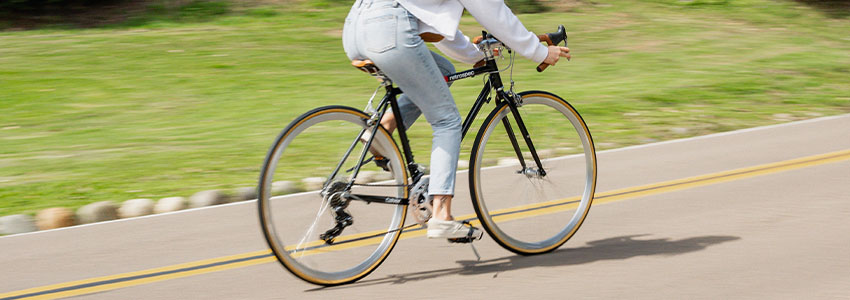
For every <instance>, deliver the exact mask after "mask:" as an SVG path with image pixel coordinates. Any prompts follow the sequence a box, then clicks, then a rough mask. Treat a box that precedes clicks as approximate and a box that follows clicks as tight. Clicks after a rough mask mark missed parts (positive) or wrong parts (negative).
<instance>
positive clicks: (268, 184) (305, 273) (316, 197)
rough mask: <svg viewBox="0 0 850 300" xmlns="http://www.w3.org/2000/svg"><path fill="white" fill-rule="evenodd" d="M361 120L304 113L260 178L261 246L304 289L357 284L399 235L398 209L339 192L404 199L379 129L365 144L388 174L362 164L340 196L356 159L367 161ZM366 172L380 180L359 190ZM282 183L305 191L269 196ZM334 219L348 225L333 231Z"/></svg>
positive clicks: (393, 151) (393, 153) (347, 111)
mask: <svg viewBox="0 0 850 300" xmlns="http://www.w3.org/2000/svg"><path fill="white" fill-rule="evenodd" d="M368 119H369V116H368V115H366V114H365V113H363V112H361V111H359V110H356V109H354V108H350V107H343V106H328V107H322V108H318V109H315V110H312V111H310V112H307V113H305V114H303V115H301V116H300V117H298V118H297V119H295V120H294V121H292V123H290V124H289V126H287V127H286V129H284V130H283V132H282V133H281V134H280V135H279V136H278V138H277V140H276V141H275V142H274V144H273V145H272V147H271V149H270V150H269V153H268V156H267V157H266V161H265V164H264V165H263V169H262V171H261V173H260V182H259V197H258V204H259V214H260V223H261V227H262V230H263V234H264V236H265V238H266V241H267V242H268V244H269V247H270V248H271V250H272V252H273V253H274V254H275V256H276V257H277V259H278V260H279V261H280V262H281V264H282V265H283V266H284V267H286V269H287V270H289V271H290V272H292V274H294V275H296V276H298V277H299V278H301V279H303V280H306V281H308V282H311V283H315V284H320V285H326V286H329V285H338V284H344V283H349V282H353V281H355V280H358V279H360V278H363V277H364V276H366V275H368V274H369V273H370V272H372V271H373V270H375V268H377V267H378V265H380V264H381V262H383V261H384V259H385V258H386V257H387V255H388V254H389V253H390V251H391V250H392V248H393V246H394V245H395V243H396V241H398V238H399V235H401V229H402V226H403V224H404V218H405V213H406V212H407V206H406V205H390V204H372V205H367V204H368V203H366V202H362V201H355V200H349V201H348V202H345V199H348V198H347V197H345V196H344V195H345V193H347V192H350V193H351V194H364V195H375V196H386V197H399V198H406V197H407V189H406V188H405V185H407V171H406V169H405V168H404V163H403V161H402V159H401V154H400V152H399V150H398V147H397V146H396V144H395V142H394V141H393V140H392V137H391V136H390V135H389V133H387V132H386V130H384V129H383V127H380V126H379V128H378V129H379V130H378V132H377V134H375V135H374V141H373V142H372V145H373V146H375V147H377V149H378V150H379V151H380V153H383V154H384V155H385V156H386V158H387V159H389V169H390V170H392V171H391V172H389V174H387V173H386V171H384V170H382V169H381V168H379V167H378V166H377V165H376V164H375V163H373V162H370V163H366V164H363V166H362V168H361V170H360V173H359V175H358V176H357V178H356V180H355V181H354V185H353V186H352V187H351V189H350V190H348V189H347V186H348V185H349V184H350V183H351V181H352V178H353V175H354V174H353V173H354V170H355V167H356V166H357V165H358V164H360V157H361V155H366V157H367V158H368V157H370V156H371V155H368V154H367V153H365V152H368V151H366V150H364V149H363V148H364V145H363V143H361V142H360V141H359V139H358V137H359V136H360V133H361V132H362V131H363V130H364V128H365V129H368V130H372V129H374V128H375V127H374V126H367V124H366V120H368ZM367 172H371V173H372V174H385V175H384V176H386V177H387V178H385V181H383V182H378V183H375V184H367V182H368V181H366V180H364V179H366V177H367V174H369V173H367ZM305 178H312V181H313V182H314V183H313V184H309V183H310V182H311V181H310V180H307V181H304V180H303V179H305ZM285 181H288V182H290V183H291V182H297V183H298V184H301V185H302V186H301V189H302V190H306V191H305V192H302V193H297V194H290V195H277V194H275V185H278V184H279V182H285ZM301 182H306V183H307V184H302V183H301ZM340 216H343V217H346V216H348V217H351V219H350V220H351V221H353V222H351V223H347V224H346V225H345V226H344V227H343V229H342V230H341V231H339V232H337V231H334V230H335V229H334V228H335V227H336V226H337V225H339V224H340V222H338V219H337V217H340ZM328 232H333V233H332V234H330V235H328V234H327V233H328ZM328 236H333V237H334V238H333V239H328Z"/></svg>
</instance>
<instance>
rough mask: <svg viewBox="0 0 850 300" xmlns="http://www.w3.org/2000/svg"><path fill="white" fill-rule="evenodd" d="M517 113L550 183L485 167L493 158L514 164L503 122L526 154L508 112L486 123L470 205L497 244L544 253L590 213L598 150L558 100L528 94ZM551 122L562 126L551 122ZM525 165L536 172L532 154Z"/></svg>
mask: <svg viewBox="0 0 850 300" xmlns="http://www.w3.org/2000/svg"><path fill="white" fill-rule="evenodd" d="M520 112H521V114H522V116H523V121H524V122H525V123H526V126H527V127H528V129H529V134H530V135H531V138H532V140H533V141H534V144H535V148H536V149H537V150H538V154H539V155H541V156H542V157H541V160H542V163H543V165H544V169H545V170H546V172H547V175H546V176H543V177H540V176H528V175H524V174H516V172H517V171H520V170H521V169H522V168H521V167H520V166H519V165H518V163H517V162H514V163H516V165H515V166H487V165H492V164H493V162H492V160H493V156H498V155H503V153H508V154H509V155H510V156H512V157H516V154H515V152H514V151H513V148H512V147H511V146H510V143H509V142H508V140H507V138H506V134H507V133H506V132H505V131H504V125H503V124H502V123H501V120H502V119H503V118H506V117H507V118H508V119H509V120H510V122H511V125H512V127H513V128H514V129H515V131H516V135H517V136H518V138H519V141H518V142H519V143H520V145H523V146H522V148H523V151H524V152H528V150H527V149H526V147H525V146H524V145H525V142H524V141H523V140H522V139H521V138H520V137H519V136H520V134H519V130H518V129H517V127H516V124H515V120H514V119H513V116H512V115H511V114H510V109H509V108H508V107H507V106H504V107H502V109H501V110H500V111H499V112H498V113H497V114H496V115H495V117H494V118H492V119H488V120H490V121H489V123H487V124H486V131H485V132H484V133H483V134H482V136H481V137H480V143H479V144H477V145H476V146H477V149H475V157H474V166H475V170H473V172H472V176H473V177H472V181H473V182H472V184H473V186H474V191H473V199H474V201H475V202H476V203H475V204H476V206H477V207H476V212H477V213H478V215H479V219H480V220H481V222H482V223H483V225H484V227H485V229H487V231H488V232H489V233H490V234H491V236H493V238H494V239H495V240H496V241H497V242H498V243H499V244H501V245H502V246H504V247H506V248H508V249H509V250H511V251H514V252H517V253H522V254H534V253H544V252H548V251H551V250H554V249H555V248H557V247H558V246H560V245H561V244H563V243H564V242H566V240H568V239H569V238H570V237H571V236H572V235H573V234H575V232H576V230H578V228H579V226H580V225H581V223H582V222H583V221H584V218H585V216H586V215H587V212H588V210H589V209H590V205H591V202H592V200H593V193H594V190H595V183H596V157H595V152H594V151H595V150H594V148H593V143H592V139H591V137H590V133H589V132H588V131H587V128H586V126H585V125H584V122H583V120H581V117H580V116H579V115H578V114H577V113H576V112H575V111H574V110H573V109H572V107H570V106H569V105H568V104H566V102H564V101H563V100H560V99H559V98H557V97H554V96H551V95H548V94H528V95H525V96H523V106H522V107H521V108H520ZM553 114H554V115H556V116H559V117H560V120H561V121H562V122H558V120H557V119H553V118H552V117H553ZM542 120H546V122H541V121H542ZM558 127H561V128H558ZM500 128H501V129H500ZM496 139H503V140H504V141H496ZM570 143H572V144H570ZM564 144H570V145H564ZM568 147H569V148H572V149H566V148H568ZM524 157H525V158H526V164H527V166H536V165H535V163H534V161H533V159H532V158H531V156H530V154H528V153H526V154H524Z"/></svg>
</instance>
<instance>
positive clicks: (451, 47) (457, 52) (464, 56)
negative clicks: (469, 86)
mask: <svg viewBox="0 0 850 300" xmlns="http://www.w3.org/2000/svg"><path fill="white" fill-rule="evenodd" d="M434 47H437V49H439V50H440V52H443V53H444V54H446V55H448V56H449V57H451V58H454V59H456V60H458V61H462V62H465V63H468V64H474V63H477V62H478V61H480V60H482V59H484V53H482V52H481V51H480V50H478V47H476V46H475V44H473V43H472V42H471V41H469V37H467V36H465V35H463V32H460V30H458V31H457V33H456V34H455V36H454V39H452V40H450V39H448V38H444V39H443V40H442V41H440V42H437V43H434Z"/></svg>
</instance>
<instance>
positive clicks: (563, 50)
mask: <svg viewBox="0 0 850 300" xmlns="http://www.w3.org/2000/svg"><path fill="white" fill-rule="evenodd" d="M561 57H566V58H567V60H570V59H571V58H572V55H570V48H567V47H559V46H549V55H547V56H546V59H544V60H543V63H545V64H547V65H551V66H554V65H555V64H556V63H558V60H559V59H561Z"/></svg>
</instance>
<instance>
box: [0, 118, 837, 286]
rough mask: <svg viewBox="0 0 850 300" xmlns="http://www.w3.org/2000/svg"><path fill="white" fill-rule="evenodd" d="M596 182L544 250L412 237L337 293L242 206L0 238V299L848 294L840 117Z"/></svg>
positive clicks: (642, 155)
mask: <svg viewBox="0 0 850 300" xmlns="http://www.w3.org/2000/svg"><path fill="white" fill-rule="evenodd" d="M824 154H827V155H824ZM751 167H757V168H751ZM741 169H743V170H741ZM732 170H738V171H734V172H730V171H732ZM702 175H709V176H707V177H696V176H702ZM460 178H463V176H460ZM686 178H691V180H685V179H686ZM692 179H696V181H694V180H692ZM462 181H465V180H462ZM658 183H665V184H664V185H662V187H659V186H657V185H655V188H653V189H649V190H645V189H641V187H646V186H648V185H653V184H658ZM465 189H466V187H465V186H460V187H459V190H458V191H457V192H458V195H460V196H462V197H459V198H458V200H456V201H455V202H456V209H455V210H456V213H458V214H466V213H471V212H472V210H471V208H470V206H469V204H468V198H467V197H466V194H465V193H467V192H466V190H465ZM641 190H643V191H642V192H641ZM598 191H599V193H598V194H597V195H599V196H600V197H598V200H597V202H596V204H595V205H594V207H593V209H592V210H591V213H590V216H589V217H588V219H587V221H586V222H585V224H584V225H583V227H582V229H581V230H580V231H579V232H578V234H576V236H575V237H574V238H573V239H572V240H570V241H569V242H568V243H567V244H565V245H564V246H562V247H561V248H560V249H559V250H557V251H555V252H554V253H550V254H547V255H541V256H533V257H519V256H516V255H513V254H511V253H510V252H507V251H505V250H503V249H501V248H500V247H499V246H498V245H496V244H495V243H494V242H493V241H492V240H490V239H489V238H487V237H485V239H484V240H482V241H480V242H478V243H477V245H478V250H479V251H480V253H481V256H482V260H481V261H476V260H475V257H474V255H473V253H472V251H471V250H470V248H469V247H468V246H463V245H449V244H447V243H445V242H442V241H429V240H426V239H424V238H421V237H415V238H409V239H404V240H401V241H400V242H399V244H398V246H396V248H395V250H394V251H393V253H392V255H391V256H390V257H389V258H388V259H387V261H386V262H385V263H384V264H383V265H381V267H380V268H379V269H378V270H377V271H375V272H374V273H373V274H371V275H370V276H368V277H366V278H365V279H363V280H361V281H360V282H358V283H355V284H352V285H347V286H342V287H335V288H317V287H316V286H313V285H310V284H306V283H304V282H302V281H300V280H298V279H296V278H295V277H293V276H291V275H290V274H289V273H288V272H286V271H285V270H284V269H283V268H281V267H280V266H279V265H278V264H277V263H276V262H274V261H272V259H271V258H269V257H268V254H267V251H266V250H265V249H266V245H265V242H264V241H263V239H262V236H261V235H260V232H259V230H258V222H257V220H256V216H255V215H256V214H255V209H256V208H255V205H254V204H253V203H239V204H233V205H228V206H220V207H214V208H208V209H200V210H193V211H187V212H181V213H176V214H168V215H159V216H153V217H147V218H139V219H132V220H124V221H118V222H111V223H106V224H98V225H93V226H79V227H74V228H68V229H63V230H55V231H47V232H40V233H35V234H27V235H18V236H10V237H3V238H0V266H2V267H0V299H5V298H10V297H13V295H15V294H21V293H23V294H30V295H40V296H42V297H45V298H50V297H61V296H71V297H76V298H81V299H196V298H208V299H296V298H297V299H313V298H317V299H318V298H321V299H325V298H330V297H340V298H344V299H360V298H367V297H368V298H377V299H385V298H387V299H389V298H393V299H398V298H402V297H404V298H408V299H434V298H437V297H444V298H452V299H453V298H485V297H487V298H491V299H516V298H519V297H526V296H537V297H542V298H544V299H551V298H649V299H659V298H660V299H664V298H677V299H682V298H704V299H718V298H758V299H776V298H780V299H800V298H806V299H809V298H826V299H830V298H838V299H848V298H850V284H848V282H850V254H848V253H850V234H848V232H850V115H844V116H839V117H831V118H822V119H817V120H813V121H806V122H798V123H792V124H785V125H781V126H772V127H767V128H758V129H753V130H745V131H738V132H734V133H729V134H720V135H713V136H708V137H700V138H695V139H688V140H680V141H674V142H667V143H659V144H653V145H647V146H640V147H631V148H626V149H620V150H615V151H607V152H602V153H600V154H599V185H598ZM612 191H625V192H626V193H625V194H621V193H612ZM216 262H218V264H216ZM146 270H147V271H146ZM139 271H142V272H139ZM133 272H139V273H133ZM156 272H159V275H156V276H154V275H151V274H152V273H156ZM133 276H137V277H133ZM27 289H30V290H27ZM24 290H27V291H24ZM21 291H23V292H21Z"/></svg>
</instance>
